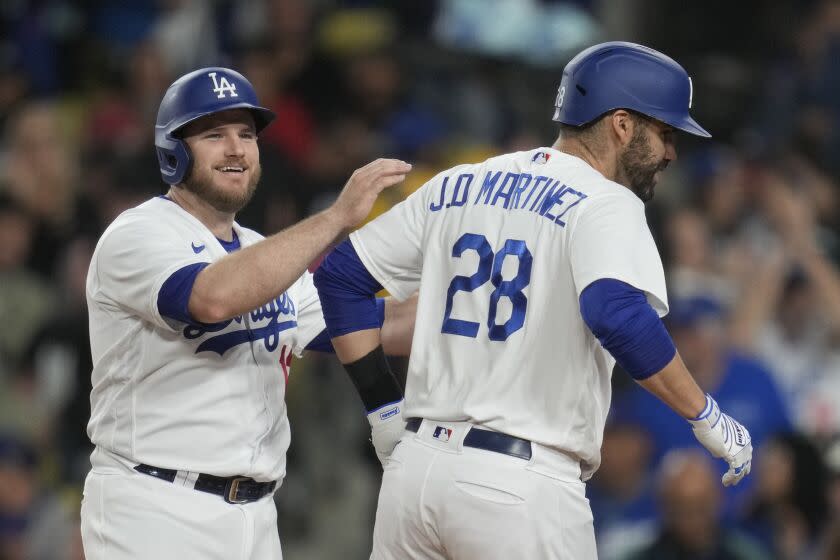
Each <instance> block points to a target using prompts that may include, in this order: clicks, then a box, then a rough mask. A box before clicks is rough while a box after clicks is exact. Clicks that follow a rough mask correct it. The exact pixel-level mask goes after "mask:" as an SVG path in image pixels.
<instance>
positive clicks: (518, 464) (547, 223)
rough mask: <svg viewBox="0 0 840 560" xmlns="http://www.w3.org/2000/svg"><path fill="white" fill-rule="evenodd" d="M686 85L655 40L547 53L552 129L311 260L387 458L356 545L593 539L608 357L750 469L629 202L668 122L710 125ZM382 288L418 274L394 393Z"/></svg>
mask: <svg viewBox="0 0 840 560" xmlns="http://www.w3.org/2000/svg"><path fill="white" fill-rule="evenodd" d="M691 99H692V86H691V80H690V78H689V76H688V74H687V73H686V72H685V70H684V69H683V68H682V67H681V66H680V65H679V64H677V63H676V62H675V61H673V60H672V59H670V58H668V57H667V56H665V55H663V54H662V53H659V52H657V51H655V50H653V49H650V48H647V47H644V46H641V45H636V44H632V43H624V42H612V43H604V44H600V45H596V46H594V47H591V48H589V49H586V50H584V51H583V52H581V53H580V54H578V55H577V56H576V57H574V58H573V59H572V60H571V61H570V62H569V64H568V65H567V66H566V68H565V70H564V72H563V77H562V81H561V83H560V88H559V91H558V95H557V99H556V103H555V104H556V110H555V114H554V120H555V121H557V122H559V123H560V136H559V138H558V140H557V141H556V142H555V143H554V145H553V146H552V147H550V148H549V147H543V148H537V149H533V150H529V151H526V152H517V153H511V154H506V155H502V156H499V157H494V158H491V159H489V160H487V161H485V162H483V163H479V164H475V165H460V166H457V167H454V168H452V169H448V170H446V171H444V172H442V173H440V174H439V175H438V176H436V177H435V178H433V179H432V180H431V181H429V182H428V183H427V184H425V185H424V186H423V187H422V188H420V189H419V190H418V191H417V192H415V193H414V194H413V195H411V196H410V197H408V198H407V199H406V200H405V201H403V202H402V203H400V204H398V205H397V206H395V207H394V208H393V209H391V210H390V211H389V212H387V213H385V214H384V215H382V216H380V217H379V218H378V219H376V220H374V221H373V222H371V223H370V224H368V225H366V226H365V227H363V228H362V229H360V230H358V231H356V232H354V233H353V234H351V236H350V240H349V241H348V242H345V243H343V244H342V245H339V246H338V247H337V248H336V250H335V251H334V252H333V253H331V254H330V255H329V256H328V257H327V259H326V260H325V261H324V263H323V264H322V266H321V267H320V269H319V270H318V271H317V272H316V274H315V284H316V286H317V288H318V291H319V293H320V295H321V301H322V304H323V306H324V316H325V319H326V322H327V329H328V332H329V334H330V336H331V337H332V339H333V344H334V346H335V350H336V353H337V354H338V357H339V358H340V359H341V361H342V362H343V363H344V364H345V367H346V369H347V371H348V372H349V373H350V375H351V377H352V378H353V379H354V381H355V382H356V386H357V388H358V389H359V392H360V394H361V395H362V398H363V400H364V401H365V404H366V405H367V406H368V410H369V412H370V414H369V420H370V422H371V424H372V428H373V440H374V444H375V445H376V447H377V451H378V453H379V455H380V457H381V458H382V459H383V464H384V475H383V480H382V488H381V492H380V496H379V506H378V511H377V515H376V526H375V529H374V536H373V540H374V544H373V553H372V555H371V558H372V559H375V560H385V559H387V560H405V559H425V560H428V559H432V560H446V559H449V560H454V559H457V560H488V559H505V560H509V559H511V558H523V559H525V558H527V559H528V560H537V559H559V558H562V559H574V560H581V559H594V558H596V550H595V538H594V534H593V526H592V513H591V510H590V508H589V504H588V502H587V500H586V497H585V494H584V490H585V487H584V482H585V481H586V480H587V479H589V478H590V477H591V476H592V474H593V473H594V472H595V471H596V469H597V468H598V465H599V463H600V446H601V440H602V435H603V429H604V423H605V420H606V417H607V411H608V408H609V405H610V375H611V372H612V369H613V366H614V364H615V363H616V361H617V362H618V363H619V364H621V366H622V367H623V368H624V369H625V370H627V371H628V372H630V374H631V375H632V376H633V377H634V378H635V379H636V380H637V381H638V382H639V383H641V384H642V385H643V386H644V387H645V388H646V389H648V390H649V391H651V392H652V393H654V394H655V395H656V396H658V397H659V398H660V399H662V400H663V401H664V402H666V403H667V404H668V405H669V406H670V407H671V408H673V409H674V411H676V412H677V413H678V414H679V415H680V416H682V417H683V418H685V419H687V420H688V424H687V425H686V429H689V427H690V428H691V429H693V430H694V434H695V435H696V436H697V438H698V439H699V440H700V442H701V443H702V444H703V445H705V446H706V448H708V450H709V451H710V452H711V453H712V454H713V455H714V456H716V457H720V458H722V459H724V460H725V461H727V462H728V463H729V466H730V469H729V471H728V472H727V473H726V474H725V475H724V477H723V484H725V485H729V484H735V483H737V482H738V481H739V480H740V479H741V478H742V477H743V476H745V475H746V474H747V473H748V472H749V470H750V460H751V455H752V448H751V445H750V436H749V433H748V432H747V430H746V429H745V428H744V427H743V426H741V425H740V424H739V423H738V422H736V421H735V420H733V419H732V418H730V417H729V416H727V415H726V414H724V413H722V412H721V410H720V409H719V408H718V406H717V404H716V403H715V401H714V400H713V399H712V398H711V397H709V396H708V395H705V394H704V393H703V392H702V391H701V389H700V388H699V387H698V386H697V384H696V383H695V382H694V379H693V378H692V376H691V374H690V373H689V372H688V371H687V370H686V368H685V366H684V365H683V362H682V360H681V359H680V356H679V354H678V353H677V352H676V349H675V347H674V344H673V343H672V341H671V338H670V337H669V335H668V333H667V331H666V330H665V328H664V326H663V324H662V321H661V317H662V316H664V315H665V314H666V313H667V311H668V299H667V295H666V293H665V278H664V273H663V268H662V262H661V260H660V257H659V254H658V252H657V248H656V246H655V244H654V241H653V238H652V237H651V233H650V231H649V229H648V226H647V222H646V219H645V208H644V203H645V202H646V201H648V200H650V199H651V198H652V197H653V192H654V187H655V186H656V183H657V180H658V179H659V176H660V173H661V172H662V171H663V170H664V169H665V168H666V167H667V165H668V163H669V162H671V161H673V160H674V159H676V157H677V154H676V151H675V146H674V135H675V133H676V131H677V130H681V131H684V132H688V133H689V134H694V135H697V136H703V137H708V136H709V133H708V132H706V131H705V130H704V129H703V128H702V127H701V126H700V125H699V124H697V122H695V121H694V119H693V118H692V117H691V116H690V115H689V108H690V107H691ZM381 287H385V288H387V289H388V291H389V292H390V293H391V294H393V295H394V296H395V297H397V298H406V297H408V296H409V294H412V293H413V292H414V291H415V290H418V289H419V291H420V299H419V303H418V312H417V323H416V325H415V330H414V340H413V345H412V348H411V358H410V363H409V371H408V378H407V385H406V388H405V400H404V401H402V395H401V393H400V389H399V386H398V385H397V384H396V382H395V381H394V379H393V376H392V375H391V374H390V372H389V370H388V367H387V363H386V362H385V361H384V358H383V351H382V348H381V345H380V340H381V339H380V330H379V329H378V328H376V326H375V313H376V304H375V300H374V297H373V294H374V293H375V292H376V291H377V290H379V289H380V288H381ZM674 421H675V422H676V421H680V419H679V418H677V417H676V416H675V418H674ZM397 443H398V445H397ZM395 445H396V447H394V446H395Z"/></svg>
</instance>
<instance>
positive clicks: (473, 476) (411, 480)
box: [370, 420, 597, 560]
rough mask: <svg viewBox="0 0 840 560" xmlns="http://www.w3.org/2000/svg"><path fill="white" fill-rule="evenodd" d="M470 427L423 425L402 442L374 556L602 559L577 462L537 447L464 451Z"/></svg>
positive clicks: (398, 559)
mask: <svg viewBox="0 0 840 560" xmlns="http://www.w3.org/2000/svg"><path fill="white" fill-rule="evenodd" d="M437 427H444V428H445V429H444V430H440V429H437V430H436V429H435V428H437ZM470 427H471V426H470V425H469V424H466V423H451V422H435V421H430V420H424V421H423V423H422V424H421V425H420V428H419V430H418V431H417V433H416V434H415V433H412V432H406V434H405V435H404V436H403V437H402V439H401V440H400V443H399V444H397V447H396V448H395V449H394V453H393V454H392V455H391V457H390V459H389V460H388V461H387V462H386V464H385V467H384V474H383V478H382V488H381V490H380V493H379V505H378V508H377V512H376V525H375V528H374V533H373V552H372V554H371V557H370V558H371V560H496V559H498V560H511V559H523V560H524V559H527V560H564V559H569V560H597V553H596V550H595V534H594V530H593V526H592V511H591V510H590V508H589V501H588V500H587V499H586V496H585V486H584V483H583V482H581V480H580V465H579V463H578V462H577V461H576V460H575V459H574V458H572V457H570V456H568V455H566V454H563V453H560V452H558V451H554V450H551V449H548V448H545V447H543V446H540V445H537V444H532V446H531V447H532V456H531V459H530V461H528V460H525V459H520V458H517V457H511V456H508V455H504V454H501V453H498V452H493V451H485V450H481V449H474V448H471V447H464V446H463V445H462V442H463V439H464V436H465V435H466V433H467V431H468V430H469V429H470ZM447 430H452V431H451V433H450V432H448V431H447ZM442 436H443V437H442ZM443 439H448V441H443Z"/></svg>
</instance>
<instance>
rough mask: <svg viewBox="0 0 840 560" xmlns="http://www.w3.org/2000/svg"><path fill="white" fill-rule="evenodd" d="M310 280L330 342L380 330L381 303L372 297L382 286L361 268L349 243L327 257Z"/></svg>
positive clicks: (361, 265)
mask: <svg viewBox="0 0 840 560" xmlns="http://www.w3.org/2000/svg"><path fill="white" fill-rule="evenodd" d="M313 279H314V281H315V287H316V288H317V289H318V296H319V297H320V298H321V308H322V309H323V312H324V321H325V322H326V323H327V331H328V332H329V334H330V338H335V337H337V336H341V335H344V334H348V333H351V332H355V331H361V330H365V329H375V328H377V327H381V326H382V319H381V318H380V317H383V316H384V303H382V304H379V303H377V301H376V298H375V297H374V294H376V292H378V291H379V290H381V289H382V285H381V284H380V283H379V282H377V280H376V279H375V278H374V277H373V276H371V275H370V272H368V270H367V269H366V268H365V265H364V264H362V261H361V260H360V259H359V255H357V254H356V250H355V249H354V248H353V245H352V243H350V240H346V241H344V242H343V243H341V244H340V245H338V247H336V248H335V249H334V250H333V251H332V252H331V253H330V254H329V255H327V257H326V258H325V259H324V261H323V262H322V263H321V266H320V267H318V270H316V271H315V276H314V278H313Z"/></svg>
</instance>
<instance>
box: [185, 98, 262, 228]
mask: <svg viewBox="0 0 840 560" xmlns="http://www.w3.org/2000/svg"><path fill="white" fill-rule="evenodd" d="M182 137H183V139H184V141H185V142H186V143H187V146H189V150H190V153H191V155H192V161H193V163H192V169H191V170H190V173H189V175H187V178H186V179H185V180H184V182H183V184H182V185H181V186H182V187H184V188H185V189H187V190H189V191H191V192H193V193H195V194H197V195H198V196H200V197H201V198H202V199H204V200H205V201H206V202H207V203H209V204H210V205H211V206H212V207H213V208H215V209H216V210H218V211H219V212H225V213H236V212H238V211H239V210H241V209H242V208H243V207H244V206H245V205H246V204H248V201H249V200H251V197H252V196H253V194H254V191H255V190H256V188H257V183H259V180H260V174H261V168H260V152H259V148H258V146H257V133H256V127H255V124H254V117H253V116H252V115H251V113H250V111H247V110H245V109H231V110H229V111H222V112H220V113H216V114H213V115H208V116H206V117H202V118H200V119H198V120H197V121H195V122H192V123H190V124H189V125H187V126H186V127H184V129H183V134H182Z"/></svg>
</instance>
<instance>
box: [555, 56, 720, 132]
mask: <svg viewBox="0 0 840 560" xmlns="http://www.w3.org/2000/svg"><path fill="white" fill-rule="evenodd" d="M691 97H692V86H691V78H690V77H689V76H688V74H687V73H686V71H685V70H684V69H683V67H682V66H680V65H679V64H677V62H676V61H674V60H673V59H671V58H669V57H667V56H665V55H664V54H662V53H661V52H659V51H655V50H653V49H651V48H648V47H645V46H642V45H637V44H635V43H626V42H623V41H613V42H610V43H601V44H600V45H595V46H594V47H589V48H588V49H586V50H584V51H582V52H581V53H579V54H578V55H577V56H575V57H574V58H573V59H572V60H570V61H569V63H568V64H567V65H566V68H565V69H564V70H563V79H562V80H561V81H560V89H559V90H558V91H557V99H556V101H555V102H554V106H555V108H556V109H555V111H554V120H555V121H557V122H561V123H563V124H568V125H573V126H581V125H584V124H587V123H589V122H592V121H593V120H595V119H597V118H598V117H600V116H601V115H603V114H604V113H607V112H608V111H612V110H614V109H630V110H632V111H636V112H638V113H641V114H643V115H647V116H648V117H651V118H654V119H656V120H658V121H662V122H664V123H666V124H669V125H671V126H673V127H674V128H677V129H679V130H683V131H685V132H688V133H690V134H694V135H696V136H704V137H707V138H708V137H710V136H711V134H709V133H708V132H706V130H705V129H704V128H703V127H702V126H700V125H699V124H697V121H695V120H694V119H693V118H691V115H689V114H688V110H689V109H690V108H691Z"/></svg>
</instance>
